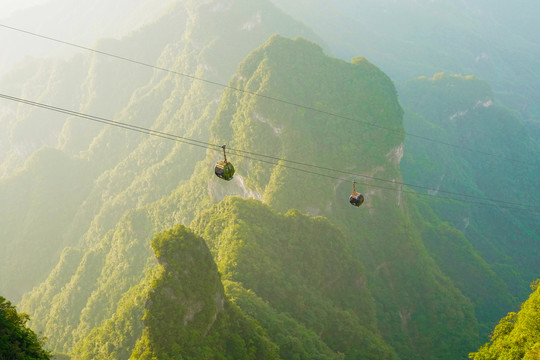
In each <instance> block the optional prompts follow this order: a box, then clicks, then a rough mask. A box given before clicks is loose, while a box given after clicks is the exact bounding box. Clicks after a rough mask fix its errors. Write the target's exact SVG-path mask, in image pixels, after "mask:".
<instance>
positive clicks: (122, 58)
mask: <svg viewBox="0 0 540 360" xmlns="http://www.w3.org/2000/svg"><path fill="white" fill-rule="evenodd" d="M0 27H3V28H5V29H9V30H13V31H17V32H20V33H24V34H27V35H31V36H35V37H39V38H42V39H45V40H49V41H53V42H57V43H60V44H64V45H68V46H72V47H75V48H79V49H82V50H86V51H90V52H93V53H96V54H100V55H105V56H109V57H112V58H115V59H118V60H122V61H127V62H130V63H133V64H137V65H141V66H145V67H148V68H152V69H155V70H160V71H165V72H168V73H171V74H175V75H178V76H183V77H187V78H189V79H192V80H197V81H202V82H205V83H207V84H211V85H216V86H219V87H222V88H225V89H229V90H233V91H238V92H242V93H245V94H249V95H252V96H257V97H260V98H263V99H267V100H270V101H274V102H279V103H282V104H286V105H290V106H295V107H298V108H301V109H304V110H309V111H313V112H317V113H319V114H323V115H328V116H331V117H335V118H338V119H341V120H346V121H350V122H355V123H358V124H364V125H368V126H371V127H375V128H378V129H382V130H385V131H388V132H393V133H396V134H400V135H405V136H409V137H414V138H417V139H421V140H424V141H428V142H432V143H436V144H441V145H445V146H448V147H452V148H455V149H459V150H464V151H468V152H472V153H478V154H481V155H484V156H490V157H495V158H499V159H504V160H506V161H510V162H513V163H516V164H522V165H526V166H531V167H540V163H538V164H533V163H528V162H526V161H522V160H518V159H514V158H511V157H508V156H506V155H502V154H495V153H490V152H487V151H482V150H477V149H472V148H469V147H465V146H462V145H457V144H452V143H449V142H446V141H442V140H437V139H432V138H429V137H426V136H422V135H417V134H413V133H409V132H406V131H404V130H400V129H393V128H390V127H387V126H382V125H379V124H376V123H372V122H369V121H365V120H361V119H356V118H352V117H348V116H344V115H340V114H336V113H333V112H330V111H326V110H322V109H318V108H314V107H311V106H306V105H302V104H297V103H294V102H292V101H288V100H284V99H280V98H276V97H273V96H269V95H264V94H261V93H257V92H253V91H249V90H246V89H240V88H237V87H234V86H230V85H227V84H223V83H220V82H217V81H212V80H207V79H204V78H201V77H198V76H194V75H191V74H186V73H183V72H180V71H175V70H172V69H168V68H164V67H160V66H156V65H152V64H148V63H145V62H143V61H138V60H133V59H130V58H127V57H124V56H120V55H115V54H112V53H108V52H105V51H101V50H97V49H93V48H90V47H86V46H82V45H78V44H75V43H72V42H69V41H65V40H60V39H56V38H53V37H51V36H45V35H41V34H38V33H35V32H31V31H27V30H23V29H19V28H16V27H13V26H9V25H5V24H1V23H0Z"/></svg>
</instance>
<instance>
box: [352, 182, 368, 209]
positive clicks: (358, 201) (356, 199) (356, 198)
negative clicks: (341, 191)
mask: <svg viewBox="0 0 540 360" xmlns="http://www.w3.org/2000/svg"><path fill="white" fill-rule="evenodd" d="M352 188H353V192H352V194H351V196H349V202H350V203H351V205H353V206H360V205H362V204H363V203H364V195H362V194H361V193H359V192H356V181H353V183H352Z"/></svg>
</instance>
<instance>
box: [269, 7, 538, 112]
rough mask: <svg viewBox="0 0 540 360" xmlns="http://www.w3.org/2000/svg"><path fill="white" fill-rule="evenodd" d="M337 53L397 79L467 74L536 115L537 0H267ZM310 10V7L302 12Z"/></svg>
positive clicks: (502, 98) (507, 101) (511, 104)
mask: <svg viewBox="0 0 540 360" xmlns="http://www.w3.org/2000/svg"><path fill="white" fill-rule="evenodd" d="M272 2H273V3H275V4H276V5H278V6H279V7H280V8H281V9H283V10H284V11H285V12H287V13H288V14H291V15H292V16H294V17H295V18H297V19H300V20H301V21H303V22H304V23H306V24H307V25H308V26H310V27H311V28H312V29H313V30H314V31H315V32H316V33H317V34H319V36H321V38H323V39H324V40H325V41H326V42H327V43H328V44H329V46H330V49H331V50H332V52H333V53H334V54H335V55H336V56H338V57H340V58H343V59H350V58H351V57H353V56H356V55H357V54H358V53H361V54H363V56H366V57H367V58H369V59H370V60H371V61H373V62H374V63H376V64H377V65H378V66H379V67H380V68H381V69H382V70H383V71H384V72H385V73H387V74H388V75H389V76H390V77H391V78H392V79H393V80H394V81H395V82H396V83H397V84H398V88H399V89H400V92H401V85H402V84H404V83H405V82H407V81H408V80H410V79H412V78H415V77H417V76H419V75H423V74H433V73H437V72H441V71H444V72H447V73H452V74H454V73H455V74H474V75H475V76H477V77H480V78H482V79H485V80H486V81H488V82H489V83H490V84H491V86H492V87H493V89H494V92H495V96H496V98H497V101H501V102H502V103H504V104H505V106H509V107H511V108H513V109H516V110H518V111H520V112H521V113H523V114H526V115H527V116H528V117H529V116H530V119H531V120H532V121H534V123H538V122H539V119H540V107H539V104H540V101H539V97H538V94H539V93H540V92H539V89H540V82H539V81H538V77H537V76H534V74H535V72H537V71H538V69H539V67H540V62H539V61H538V59H539V58H540V42H539V41H538V37H536V36H534V35H532V34H536V33H538V31H540V27H539V25H538V21H536V17H535V15H532V14H537V13H538V12H539V11H540V7H539V5H538V2H536V1H535V0H524V1H521V2H520V6H519V7H516V6H513V5H512V4H511V3H507V2H504V1H497V2H496V3H493V2H490V1H485V0H482V1H446V0H440V1H431V0H402V1H392V0H380V1H368V0H360V1H359V0H342V1H331V0H316V1H311V0H298V1H286V0H272ZM306 9H310V11H306Z"/></svg>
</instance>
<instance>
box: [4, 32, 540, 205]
mask: <svg viewBox="0 0 540 360" xmlns="http://www.w3.org/2000/svg"><path fill="white" fill-rule="evenodd" d="M0 27H3V28H6V29H10V30H13V31H17V32H21V33H25V34H27V35H31V36H35V37H39V38H43V39H46V40H49V41H54V42H57V43H61V44H64V45H69V46H72V47H76V48H79V49H83V50H86V51H90V52H93V53H96V54H101V55H105V56H108V57H112V58H116V59H118V60H122V61H127V62H131V63H134V64H137V65H141V66H145V67H148V68H152V69H155V70H160V71H165V72H168V73H171V74H174V75H178V76H182V77H186V78H190V79H192V80H197V81H202V82H205V83H208V84H211V85H216V86H219V87H222V88H225V89H229V90H232V91H238V92H242V93H246V94H249V95H252V96H257V97H260V98H263V99H266V100H270V101H274V102H278V103H282V104H286V105H290V106H295V107H298V108H301V109H305V110H309V111H312V112H316V113H319V114H323V115H326V116H331V117H335V118H338V119H341V120H346V121H352V122H355V123H360V124H364V125H367V126H371V127H375V128H379V129H382V130H386V131H389V132H393V133H396V134H401V135H405V136H409V137H414V138H418V139H422V140H425V141H429V142H433V143H437V144H441V145H445V146H449V147H453V148H456V149H460V150H465V151H468V152H473V153H478V154H482V155H485V156H490V157H495V158H499V159H503V160H505V161H510V162H514V163H517V164H521V165H525V166H532V167H538V165H536V164H530V163H527V162H524V161H521V160H517V159H513V158H509V157H506V156H504V155H498V154H493V153H489V152H484V151H479V150H475V149H471V148H467V147H463V146H459V145H456V144H452V143H448V142H444V141H439V140H435V139H432V138H428V137H425V136H421V135H416V134H411V133H408V132H405V131H403V130H399V129H393V128H389V127H386V126H381V125H378V124H375V123H371V122H368V121H363V120H358V119H354V118H351V117H347V116H343V115H340V114H336V113H332V112H329V111H326V110H321V109H317V108H314V107H310V106H305V105H301V104H297V103H294V102H291V101H287V100H283V99H279V98H276V97H272V96H268V95H264V94H260V93H256V92H252V91H248V90H245V89H240V88H236V87H232V86H230V85H226V84H222V83H219V82H215V81H211V80H207V79H204V78H200V77H196V76H193V75H190V74H185V73H182V72H178V71H174V70H171V69H167V68H163V67H158V66H155V65H151V64H148V63H145V62H141V61H137V60H133V59H130V58H126V57H123V56H119V55H115V54H111V53H108V52H104V51H100V50H96V49H92V48H89V47H85V46H81V45H77V44H74V43H71V42H67V41H63V40H59V39H55V38H52V37H48V36H44V35H40V34H37V33H33V32H29V31H26V30H22V29H18V28H15V27H11V26H7V25H4V24H0ZM0 98H2V99H5V100H10V101H14V102H18V103H22V104H26V105H30V106H34V107H39V108H43V109H46V110H50V111H54V112H57V113H62V114H65V115H69V116H74V117H78V118H81V119H85V120H89V121H94V122H98V123H102V124H107V125H111V126H115V127H119V128H123V129H126V130H130V131H136V132H139V133H143V134H147V135H151V136H156V137H160V138H163V139H168V140H172V141H177V142H181V143H185V144H188V145H191V146H197V147H201V148H205V149H211V150H214V151H221V150H222V146H221V145H217V144H211V143H208V142H204V141H200V140H195V139H190V138H187V137H182V136H179V135H174V134H170V133H166V132H162V131H157V130H152V129H149V128H145V127H141V126H136V125H131V124H128V123H123V122H119V121H113V120H110V119H106V118H102V117H98V116H93V115H89V114H85V113H81V112H77V111H73V110H69V109H65V108H60V107H56V106H52V105H47V104H43V103H39V102H35V101H30V100H26V99H22V98H19V97H14V96H10V95H6V94H1V93H0ZM227 150H228V152H229V153H231V154H234V155H236V156H239V157H242V158H245V159H248V160H253V161H259V162H263V163H266V164H271V165H274V166H280V167H284V168H288V169H292V170H295V171H300V172H303V173H306V174H310V175H315V176H320V177H324V178H328V179H333V180H339V181H345V182H350V181H351V180H350V179H345V178H343V177H339V176H336V175H329V174H326V173H320V172H318V171H320V170H322V171H327V172H330V173H334V174H341V175H348V176H354V177H357V178H362V179H369V180H375V181H380V182H387V183H391V184H392V185H394V186H395V185H399V186H400V188H399V189H397V188H395V187H387V186H379V185H374V184H369V183H366V182H357V183H360V184H363V185H365V186H367V187H373V188H379V189H384V190H391V191H397V192H400V191H402V192H404V193H412V194H415V195H421V196H429V197H437V198H440V199H448V200H454V201H461V202H467V203H470V204H476V205H481V206H496V207H499V208H505V209H509V210H523V211H527V212H533V213H540V208H539V207H534V206H531V205H526V204H522V203H517V202H509V201H503V200H500V199H491V198H486V197H481V196H475V195H470V194H464V193H458V192H452V191H445V190H441V189H434V188H431V187H428V186H423V185H416V184H411V183H405V182H398V181H395V180H388V179H383V178H378V177H374V176H368V175H363V174H357V173H353V172H349V171H343V170H339V169H334V168H329V167H324V166H318V165H313V164H308V163H304V162H300V161H294V160H288V159H283V158H279V157H275V156H270V155H264V154H258V153H255V152H250V151H246V150H241V149H234V148H229V147H227ZM310 169H311V170H310ZM316 170H317V171H316ZM402 186H408V187H411V188H416V189H421V190H427V191H428V194H426V193H423V192H417V191H408V190H404V189H402ZM429 193H431V194H429ZM439 193H440V194H445V195H444V196H441V195H438V194H439ZM433 194H436V195H433Z"/></svg>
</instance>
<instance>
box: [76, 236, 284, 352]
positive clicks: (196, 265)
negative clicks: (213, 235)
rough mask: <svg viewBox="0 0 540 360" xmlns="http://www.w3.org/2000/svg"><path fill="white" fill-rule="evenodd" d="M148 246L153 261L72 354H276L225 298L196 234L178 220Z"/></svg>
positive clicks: (265, 339) (211, 261) (269, 343)
mask: <svg viewBox="0 0 540 360" xmlns="http://www.w3.org/2000/svg"><path fill="white" fill-rule="evenodd" d="M152 249H153V250H154V252H155V255H156V258H157V261H158V263H159V265H157V266H154V267H152V268H150V269H148V271H147V275H146V278H145V279H144V280H143V281H141V283H140V284H138V285H136V286H134V287H133V288H131V289H130V290H129V291H128V292H126V294H125V295H124V296H123V298H122V300H121V301H120V303H119V305H118V307H117V310H116V313H115V314H114V315H113V317H112V318H111V319H110V320H108V321H106V322H105V323H104V324H103V325H102V326H100V327H96V328H94V329H93V330H92V331H91V332H90V334H89V335H88V337H87V338H86V339H84V340H83V341H82V342H81V343H79V345H78V346H77V348H76V349H75V352H74V356H75V358H77V359H127V358H128V357H131V358H134V359H155V358H158V359H216V358H219V359H277V358H278V355H277V347H276V346H275V345H274V344H273V343H272V342H271V341H270V340H269V339H268V337H267V336H266V334H265V332H264V330H263V329H262V328H261V327H260V326H259V325H257V324H256V323H255V322H254V321H253V320H250V319H248V318H247V317H246V316H245V315H243V314H242V312H241V311H240V310H239V309H238V307H237V306H235V305H234V304H232V303H231V302H230V301H228V300H227V299H226V297H225V293H224V290H223V285H222V283H221V281H220V274H219V273H218V271H217V267H216V265H215V263H214V261H213V259H212V255H211V254H210V252H209V251H208V248H207V246H206V244H205V242H204V240H203V239H201V238H200V237H197V236H195V235H194V234H193V233H192V232H190V231H189V230H188V229H186V228H185V227H182V226H177V227H175V228H173V229H170V230H167V231H164V232H162V233H159V234H157V235H156V236H155V238H154V239H153V240H152ZM143 314H144V315H143ZM143 323H144V324H143Z"/></svg>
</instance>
